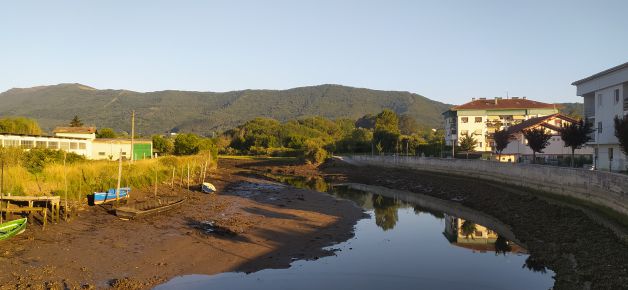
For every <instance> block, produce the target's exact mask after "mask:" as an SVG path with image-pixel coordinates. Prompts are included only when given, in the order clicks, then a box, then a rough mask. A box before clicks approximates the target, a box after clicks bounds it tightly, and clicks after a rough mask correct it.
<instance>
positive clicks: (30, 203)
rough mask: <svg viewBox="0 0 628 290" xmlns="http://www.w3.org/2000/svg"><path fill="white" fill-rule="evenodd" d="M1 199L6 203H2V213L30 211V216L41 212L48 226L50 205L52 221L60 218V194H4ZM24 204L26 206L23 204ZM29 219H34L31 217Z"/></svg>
mask: <svg viewBox="0 0 628 290" xmlns="http://www.w3.org/2000/svg"><path fill="white" fill-rule="evenodd" d="M1 200H2V202H4V203H5V204H3V205H0V214H2V213H6V214H7V215H10V214H13V213H28V215H29V217H31V216H32V214H33V212H39V213H40V214H41V215H42V216H43V222H44V227H46V222H47V220H48V207H50V218H51V220H52V222H59V220H60V211H61V210H60V208H61V197H59V196H11V195H3V196H2V197H1ZM24 204H25V205H26V206H22V205H24ZM66 210H67V209H66ZM29 220H32V219H30V218H29Z"/></svg>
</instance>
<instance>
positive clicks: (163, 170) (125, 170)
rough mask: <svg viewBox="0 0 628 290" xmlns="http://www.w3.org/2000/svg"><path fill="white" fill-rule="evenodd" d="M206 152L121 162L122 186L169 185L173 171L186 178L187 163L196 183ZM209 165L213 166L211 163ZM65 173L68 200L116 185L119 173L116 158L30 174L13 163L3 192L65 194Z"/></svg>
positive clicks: (50, 166)
mask: <svg viewBox="0 0 628 290" xmlns="http://www.w3.org/2000/svg"><path fill="white" fill-rule="evenodd" d="M206 161H207V155H194V156H181V157H174V156H172V157H170V156H169V157H160V158H157V159H147V160H140V161H135V162H134V163H130V162H128V161H125V162H123V164H122V179H121V186H130V187H131V188H148V187H152V186H154V183H155V176H157V180H158V183H167V184H170V182H171V181H172V172H173V169H174V170H175V181H176V182H177V183H180V182H181V180H184V182H186V181H187V171H188V166H189V168H190V180H192V183H196V182H198V179H199V177H200V176H201V173H202V169H203V167H204V166H205V162H206ZM208 167H210V168H215V167H216V163H215V162H212V164H211V165H210V166H208ZM66 176H67V193H68V199H80V198H84V197H85V196H86V195H87V194H90V193H93V192H96V191H104V190H107V189H109V188H115V187H116V185H117V176H118V161H106V160H98V161H94V160H88V161H82V162H76V163H73V164H69V165H66V166H65V167H64V166H63V164H59V163H52V164H48V165H46V166H45V167H44V169H43V171H42V172H41V173H38V174H32V173H30V172H28V171H27V170H26V168H24V167H23V166H20V165H19V164H18V165H12V166H8V167H5V168H4V180H3V194H6V193H10V194H12V195H31V196H32V195H35V196H36V195H60V196H63V197H64V196H65V188H66V183H65V178H64V177H66Z"/></svg>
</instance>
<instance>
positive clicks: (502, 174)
mask: <svg viewBox="0 0 628 290" xmlns="http://www.w3.org/2000/svg"><path fill="white" fill-rule="evenodd" d="M342 159H343V160H345V161H347V162H349V163H352V164H356V165H372V166H383V167H397V168H410V169H417V170H425V171H432V172H441V173H451V174H457V175H464V176H468V177H476V178H481V179H486V180H494V181H499V182H504V183H508V184H513V185H518V186H524V187H528V188H532V189H538V190H542V191H547V192H551V193H554V194H558V195H564V196H569V197H573V198H576V199H580V200H584V201H588V202H591V203H593V204H597V205H602V206H605V207H609V208H611V209H613V210H615V211H617V212H619V213H622V214H624V215H626V216H628V175H624V174H619V173H611V172H605V171H593V170H585V169H579V168H566V167H555V166H544V165H534V164H517V163H503V162H494V161H486V160H468V159H441V158H426V157H414V156H349V157H342Z"/></svg>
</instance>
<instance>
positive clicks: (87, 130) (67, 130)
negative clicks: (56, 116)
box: [52, 127, 96, 134]
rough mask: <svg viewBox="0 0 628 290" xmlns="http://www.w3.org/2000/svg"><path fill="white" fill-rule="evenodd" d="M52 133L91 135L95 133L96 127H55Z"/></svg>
mask: <svg viewBox="0 0 628 290" xmlns="http://www.w3.org/2000/svg"><path fill="white" fill-rule="evenodd" d="M52 132H53V133H77V134H92V133H96V127H57V128H55V129H54V131H52Z"/></svg>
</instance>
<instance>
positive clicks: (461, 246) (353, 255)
mask: <svg viewBox="0 0 628 290" xmlns="http://www.w3.org/2000/svg"><path fill="white" fill-rule="evenodd" d="M275 178H276V179H279V181H282V182H284V183H288V184H291V185H293V186H297V187H301V188H309V189H314V190H317V191H322V192H327V193H329V194H332V195H334V196H336V197H338V198H343V199H349V200H352V201H354V202H355V203H356V204H357V205H359V206H361V207H362V208H363V209H364V210H365V211H366V213H367V214H368V215H369V218H365V219H362V220H360V221H359V222H358V223H357V225H356V226H355V236H354V238H352V239H350V240H348V241H346V242H343V243H340V244H337V245H335V246H332V247H330V249H334V250H335V251H336V252H335V253H336V255H335V256H329V257H323V258H320V259H317V260H311V261H304V260H296V261H294V262H293V263H292V264H291V267H290V268H288V269H266V270H262V271H258V272H255V273H250V274H246V273H235V272H234V273H222V274H217V275H212V276H206V275H185V276H179V277H175V278H173V279H172V280H170V281H169V282H167V283H165V284H163V285H160V286H158V287H156V289H526V290H528V289H549V288H551V287H552V285H553V283H554V280H553V278H552V277H553V275H554V273H553V272H552V271H551V270H548V269H546V268H544V267H543V266H538V265H535V264H534V263H533V261H530V260H528V257H529V255H528V254H527V251H526V249H525V245H522V244H520V243H518V242H517V239H516V237H514V235H513V234H512V233H511V232H510V230H509V228H508V227H507V226H506V225H504V224H502V223H501V222H499V221H497V220H495V219H493V218H492V217H490V216H487V215H485V214H483V213H481V212H477V211H475V210H471V209H468V208H464V207H463V206H460V205H459V204H458V203H456V202H455V201H442V200H437V199H434V198H431V197H428V196H423V195H419V194H410V193H405V192H401V191H394V190H387V189H384V188H379V187H376V186H375V187H373V186H366V185H361V184H345V185H340V186H331V185H330V184H327V183H326V182H325V181H324V180H322V179H305V178H302V177H289V176H281V177H277V176H275Z"/></svg>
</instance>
